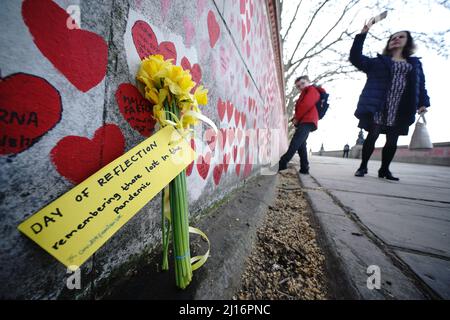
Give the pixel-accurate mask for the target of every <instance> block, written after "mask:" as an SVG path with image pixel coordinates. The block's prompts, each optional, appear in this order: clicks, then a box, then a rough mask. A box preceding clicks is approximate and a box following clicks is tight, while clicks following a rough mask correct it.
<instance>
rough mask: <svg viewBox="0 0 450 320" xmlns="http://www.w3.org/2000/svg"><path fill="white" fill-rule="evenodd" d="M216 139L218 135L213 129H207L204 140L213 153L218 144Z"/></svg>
mask: <svg viewBox="0 0 450 320" xmlns="http://www.w3.org/2000/svg"><path fill="white" fill-rule="evenodd" d="M216 138H217V134H216V133H215V132H214V130H213V129H206V130H205V139H204V141H206V143H207V144H208V146H209V148H210V149H211V151H213V152H214V150H215V149H216V142H217V141H216V140H217V139H216Z"/></svg>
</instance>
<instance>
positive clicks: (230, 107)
mask: <svg viewBox="0 0 450 320" xmlns="http://www.w3.org/2000/svg"><path fill="white" fill-rule="evenodd" d="M233 111H234V106H233V104H232V103H231V102H230V101H227V116H228V122H230V121H231V119H232V118H233Z"/></svg>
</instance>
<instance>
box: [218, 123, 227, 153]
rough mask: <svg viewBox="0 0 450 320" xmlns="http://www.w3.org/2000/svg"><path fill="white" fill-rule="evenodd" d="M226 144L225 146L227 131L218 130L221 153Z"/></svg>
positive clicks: (223, 129)
mask: <svg viewBox="0 0 450 320" xmlns="http://www.w3.org/2000/svg"><path fill="white" fill-rule="evenodd" d="M226 144H227V129H225V128H222V129H220V130H219V145H220V150H222V151H223V149H225V146H226Z"/></svg>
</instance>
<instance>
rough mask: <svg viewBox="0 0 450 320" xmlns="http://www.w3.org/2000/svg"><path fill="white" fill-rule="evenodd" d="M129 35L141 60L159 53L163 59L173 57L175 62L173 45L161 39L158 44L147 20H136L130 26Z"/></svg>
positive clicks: (175, 55) (175, 56)
mask: <svg viewBox="0 0 450 320" xmlns="http://www.w3.org/2000/svg"><path fill="white" fill-rule="evenodd" d="M131 35H132V37H133V43H134V46H135V48H136V50H137V53H138V55H139V58H141V60H143V59H144V58H146V57H148V56H149V55H152V54H161V55H162V56H163V57H164V59H173V63H174V64H176V63H177V50H176V48H175V45H174V44H173V43H172V42H169V41H163V42H161V43H160V44H159V45H158V39H157V38H156V35H155V33H154V32H153V29H152V27H150V25H149V24H148V23H147V22H145V21H142V20H138V21H136V22H135V23H134V25H133V27H132V28H131Z"/></svg>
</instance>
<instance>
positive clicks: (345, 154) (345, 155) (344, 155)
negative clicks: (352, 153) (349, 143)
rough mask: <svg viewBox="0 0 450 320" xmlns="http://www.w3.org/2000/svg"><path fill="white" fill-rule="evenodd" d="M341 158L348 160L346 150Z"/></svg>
mask: <svg viewBox="0 0 450 320" xmlns="http://www.w3.org/2000/svg"><path fill="white" fill-rule="evenodd" d="M342 158H348V150H344V154H343V155H342Z"/></svg>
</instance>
